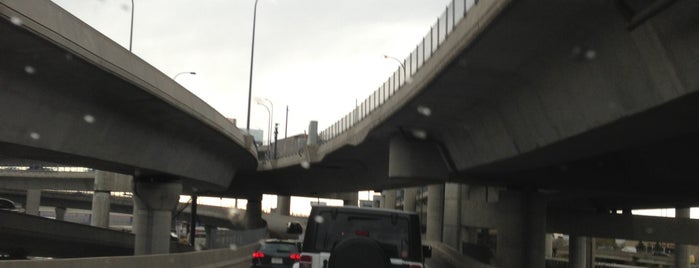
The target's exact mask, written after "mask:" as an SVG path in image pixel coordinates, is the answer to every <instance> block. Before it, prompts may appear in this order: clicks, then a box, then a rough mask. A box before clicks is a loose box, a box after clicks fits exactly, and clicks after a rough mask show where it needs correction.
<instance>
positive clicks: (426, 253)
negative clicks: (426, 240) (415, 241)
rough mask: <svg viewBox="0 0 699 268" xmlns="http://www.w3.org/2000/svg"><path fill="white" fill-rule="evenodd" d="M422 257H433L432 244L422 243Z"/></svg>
mask: <svg viewBox="0 0 699 268" xmlns="http://www.w3.org/2000/svg"><path fill="white" fill-rule="evenodd" d="M422 257H424V258H431V257H432V246H426V245H422Z"/></svg>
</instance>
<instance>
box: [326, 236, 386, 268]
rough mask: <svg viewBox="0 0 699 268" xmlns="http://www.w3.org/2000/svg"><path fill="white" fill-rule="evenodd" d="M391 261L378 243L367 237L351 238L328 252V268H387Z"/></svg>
mask: <svg viewBox="0 0 699 268" xmlns="http://www.w3.org/2000/svg"><path fill="white" fill-rule="evenodd" d="M390 266H391V260H390V259H389V258H388V256H387V255H386V253H385V252H384V250H383V249H382V248H381V245H379V243H378V242H376V241H375V240H374V239H371V238H368V237H362V236H357V237H351V238H347V239H344V240H342V241H340V242H339V243H337V245H335V247H333V249H332V251H330V260H328V268H349V267H352V268H356V267H366V268H389V267H390Z"/></svg>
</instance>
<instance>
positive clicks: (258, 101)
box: [257, 99, 272, 146]
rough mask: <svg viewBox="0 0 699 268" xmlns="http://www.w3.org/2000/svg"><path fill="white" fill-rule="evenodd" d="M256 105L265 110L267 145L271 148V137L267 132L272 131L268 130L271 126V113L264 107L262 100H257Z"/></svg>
mask: <svg viewBox="0 0 699 268" xmlns="http://www.w3.org/2000/svg"><path fill="white" fill-rule="evenodd" d="M257 104H259V105H262V106H264V107H265V109H267V114H268V115H269V116H268V117H267V118H268V121H267V145H268V146H271V145H272V140H271V139H272V138H271V137H272V136H271V135H270V133H269V132H270V131H272V130H271V129H270V126H271V124H272V112H271V111H270V110H269V107H267V105H265V104H264V102H262V100H260V99H258V100H257Z"/></svg>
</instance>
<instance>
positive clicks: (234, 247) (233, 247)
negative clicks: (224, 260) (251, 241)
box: [228, 244, 238, 251]
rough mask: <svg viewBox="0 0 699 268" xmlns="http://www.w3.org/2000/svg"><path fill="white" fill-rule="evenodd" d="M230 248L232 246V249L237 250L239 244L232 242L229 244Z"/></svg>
mask: <svg viewBox="0 0 699 268" xmlns="http://www.w3.org/2000/svg"><path fill="white" fill-rule="evenodd" d="M228 248H230V249H231V250H233V251H236V250H238V245H236V244H230V245H228Z"/></svg>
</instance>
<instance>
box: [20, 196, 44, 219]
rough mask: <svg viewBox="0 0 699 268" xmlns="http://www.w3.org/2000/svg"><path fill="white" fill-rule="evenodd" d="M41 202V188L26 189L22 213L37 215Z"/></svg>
mask: <svg viewBox="0 0 699 268" xmlns="http://www.w3.org/2000/svg"><path fill="white" fill-rule="evenodd" d="M40 204H41V190H40V189H31V190H27V202H26V203H25V205H24V209H25V210H24V213H27V214H30V215H37V216H39V205H40Z"/></svg>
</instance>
